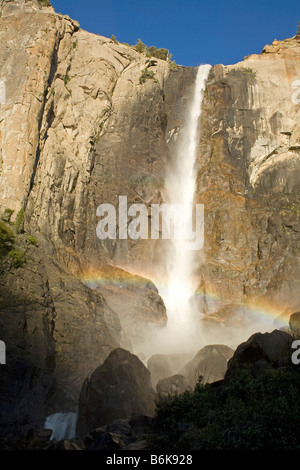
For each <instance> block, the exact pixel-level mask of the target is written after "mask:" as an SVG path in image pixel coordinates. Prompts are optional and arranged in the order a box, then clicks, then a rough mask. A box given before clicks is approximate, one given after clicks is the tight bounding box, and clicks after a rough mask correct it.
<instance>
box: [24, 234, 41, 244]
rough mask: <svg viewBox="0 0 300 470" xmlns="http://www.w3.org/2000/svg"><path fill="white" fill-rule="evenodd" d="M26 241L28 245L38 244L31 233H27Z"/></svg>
mask: <svg viewBox="0 0 300 470" xmlns="http://www.w3.org/2000/svg"><path fill="white" fill-rule="evenodd" d="M27 241H28V243H29V244H30V245H33V246H39V244H38V241H37V239H36V238H35V237H34V236H33V235H27Z"/></svg>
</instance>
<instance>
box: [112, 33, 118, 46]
mask: <svg viewBox="0 0 300 470" xmlns="http://www.w3.org/2000/svg"><path fill="white" fill-rule="evenodd" d="M110 39H111V40H112V41H113V42H114V43H115V44H119V42H118V41H117V38H116V36H115V35H114V34H112V35H111V38H110Z"/></svg>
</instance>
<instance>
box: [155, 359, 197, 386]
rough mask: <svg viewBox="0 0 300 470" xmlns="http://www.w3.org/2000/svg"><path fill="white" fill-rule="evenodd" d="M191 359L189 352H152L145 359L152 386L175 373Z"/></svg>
mask: <svg viewBox="0 0 300 470" xmlns="http://www.w3.org/2000/svg"><path fill="white" fill-rule="evenodd" d="M189 359H191V355H190V354H154V355H153V356H151V357H150V358H149V359H148V361H147V368H148V369H149V371H150V374H151V380H152V385H153V387H156V385H157V382H158V381H159V380H160V379H164V378H166V377H170V376H172V375H174V374H176V373H177V372H178V371H179V370H180V369H181V368H182V367H183V366H184V365H185V364H186V363H187V362H188V361H189Z"/></svg>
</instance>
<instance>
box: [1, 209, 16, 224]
mask: <svg viewBox="0 0 300 470" xmlns="http://www.w3.org/2000/svg"><path fill="white" fill-rule="evenodd" d="M14 212H15V211H13V210H12V209H5V211H4V212H3V214H2V215H1V220H3V222H6V223H7V224H9V223H10V219H11V216H12V215H13V213H14Z"/></svg>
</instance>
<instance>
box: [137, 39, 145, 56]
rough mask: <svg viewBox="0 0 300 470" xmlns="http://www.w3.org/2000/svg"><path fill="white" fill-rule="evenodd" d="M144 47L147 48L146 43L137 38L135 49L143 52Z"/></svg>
mask: <svg viewBox="0 0 300 470" xmlns="http://www.w3.org/2000/svg"><path fill="white" fill-rule="evenodd" d="M146 49H147V46H146V44H144V43H143V42H142V40H141V39H138V42H137V43H136V45H135V50H136V51H137V52H140V53H143V52H145V51H146Z"/></svg>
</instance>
